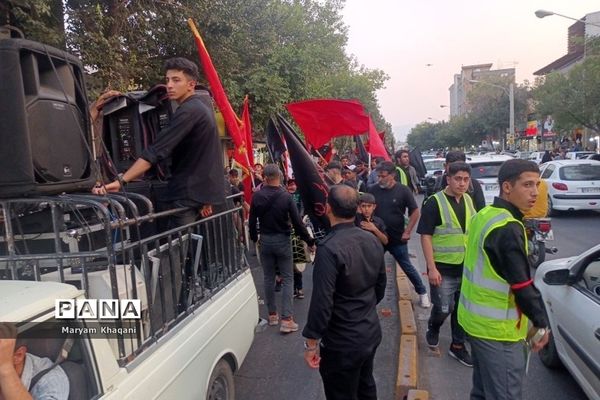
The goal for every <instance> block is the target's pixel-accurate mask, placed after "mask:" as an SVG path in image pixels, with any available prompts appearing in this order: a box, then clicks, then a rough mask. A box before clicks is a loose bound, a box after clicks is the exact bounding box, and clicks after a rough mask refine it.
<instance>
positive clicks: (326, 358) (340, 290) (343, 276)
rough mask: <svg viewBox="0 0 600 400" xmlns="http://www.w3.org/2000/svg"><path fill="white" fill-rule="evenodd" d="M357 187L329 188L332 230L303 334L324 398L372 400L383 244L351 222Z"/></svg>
mask: <svg viewBox="0 0 600 400" xmlns="http://www.w3.org/2000/svg"><path fill="white" fill-rule="evenodd" d="M357 206H358V193H357V192H356V190H354V189H352V188H351V187H349V186H346V185H337V186H334V187H332V188H331V190H330V191H329V196H328V199H327V211H326V212H327V217H328V219H329V221H330V223H331V232H330V233H329V235H327V236H326V237H325V238H324V239H323V241H322V242H321V243H320V244H319V247H318V249H317V254H316V257H315V267H314V272H313V293H312V298H311V301H310V308H309V310H308V320H307V323H306V326H305V327H304V330H303V331H302V334H303V336H304V337H305V338H306V340H305V342H304V347H305V352H304V359H305V361H306V363H307V364H308V366H309V367H311V368H319V372H320V374H321V378H322V380H323V387H324V389H325V397H326V398H327V400H349V399H361V400H376V399H377V387H376V385H375V379H374V377H373V360H374V357H375V351H376V350H377V346H379V343H380V342H381V326H380V324H379V317H378V316H377V309H376V305H377V304H378V303H379V302H380V301H381V300H382V299H383V297H384V294H385V285H386V272H385V262H384V258H383V254H384V250H383V246H382V245H381V242H380V241H379V239H377V238H376V237H375V235H373V234H371V233H369V232H366V231H364V230H362V229H360V228H358V227H356V226H354V217H355V215H356V209H357Z"/></svg>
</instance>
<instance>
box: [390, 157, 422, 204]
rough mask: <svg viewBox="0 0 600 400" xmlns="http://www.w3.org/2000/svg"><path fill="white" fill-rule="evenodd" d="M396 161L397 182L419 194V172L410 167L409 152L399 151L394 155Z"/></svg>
mask: <svg viewBox="0 0 600 400" xmlns="http://www.w3.org/2000/svg"><path fill="white" fill-rule="evenodd" d="M394 158H395V159H396V180H397V181H398V182H400V183H401V184H403V185H404V186H407V187H408V188H409V189H410V190H411V191H412V192H413V193H415V194H417V193H419V177H418V176H417V170H415V167H413V166H412V165H410V153H409V151H408V150H398V151H397V152H396V154H395V155H394Z"/></svg>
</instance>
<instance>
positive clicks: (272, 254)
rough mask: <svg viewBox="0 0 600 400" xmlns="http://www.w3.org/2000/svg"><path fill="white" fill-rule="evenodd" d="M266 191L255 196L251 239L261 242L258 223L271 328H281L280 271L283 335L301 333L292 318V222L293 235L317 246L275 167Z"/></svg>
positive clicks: (269, 171) (270, 166)
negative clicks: (277, 283) (277, 288)
mask: <svg viewBox="0 0 600 400" xmlns="http://www.w3.org/2000/svg"><path fill="white" fill-rule="evenodd" d="M263 184H264V185H263V188H262V189H261V190H259V191H258V192H255V193H254V195H253V196H252V204H251V206H250V219H249V221H248V224H249V228H250V239H252V241H254V242H257V241H258V229H257V222H259V224H260V242H259V244H260V260H261V264H262V268H263V276H264V290H265V299H266V301H267V308H268V310H269V325H278V324H279V315H278V314H277V307H276V304H275V274H276V269H277V268H278V269H279V273H280V274H281V278H282V279H283V283H282V286H283V289H282V295H281V296H282V301H281V303H282V311H281V326H280V329H279V330H280V331H281V332H282V333H290V332H295V331H297V330H298V324H297V323H296V322H294V318H293V310H292V305H293V297H294V289H293V271H294V266H293V263H292V242H291V238H290V234H291V232H292V230H291V227H290V220H291V222H292V225H293V226H294V231H295V232H296V233H297V234H298V235H299V236H300V237H301V238H302V240H304V241H305V242H306V243H307V244H308V245H309V246H311V247H312V246H314V239H313V238H311V237H310V235H309V234H308V231H307V230H306V227H305V226H304V224H303V223H302V220H301V219H300V215H299V214H298V208H297V207H296V204H295V203H294V200H293V199H292V195H291V194H289V193H288V191H287V190H286V189H284V188H283V187H281V171H280V170H279V167H278V166H277V165H275V164H267V165H266V166H265V168H264V182H263Z"/></svg>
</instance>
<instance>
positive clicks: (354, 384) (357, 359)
mask: <svg viewBox="0 0 600 400" xmlns="http://www.w3.org/2000/svg"><path fill="white" fill-rule="evenodd" d="M320 350H321V364H320V366H319V372H320V373H321V378H322V379H323V387H324V389H325V397H326V398H327V400H377V387H376V386H375V378H373V359H374V358H375V351H376V350H377V346H375V347H373V348H365V349H356V348H352V349H347V350H345V351H332V350H329V349H327V348H325V347H321V349H320Z"/></svg>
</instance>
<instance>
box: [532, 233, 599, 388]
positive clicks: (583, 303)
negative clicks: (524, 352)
mask: <svg viewBox="0 0 600 400" xmlns="http://www.w3.org/2000/svg"><path fill="white" fill-rule="evenodd" d="M535 286H536V287H537V288H538V289H539V290H540V292H541V294H542V298H543V300H544V305H545V308H546V313H547V315H548V319H549V321H550V329H551V335H550V341H549V343H548V345H546V347H544V348H543V349H542V350H541V351H540V353H539V356H540V359H541V360H542V363H543V364H544V365H545V366H547V367H549V368H557V367H560V366H561V365H564V366H565V367H566V368H567V369H568V370H569V372H571V375H573V377H574V378H575V380H576V381H577V382H578V383H579V385H580V386H581V388H582V389H583V391H584V392H585V393H586V394H587V396H588V397H589V398H590V399H600V245H598V246H596V247H593V248H591V249H590V250H588V251H586V252H585V253H583V254H582V255H581V256H578V257H571V258H563V259H559V260H552V261H546V262H545V263H543V264H542V265H540V266H539V267H538V269H537V271H536V272H535Z"/></svg>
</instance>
